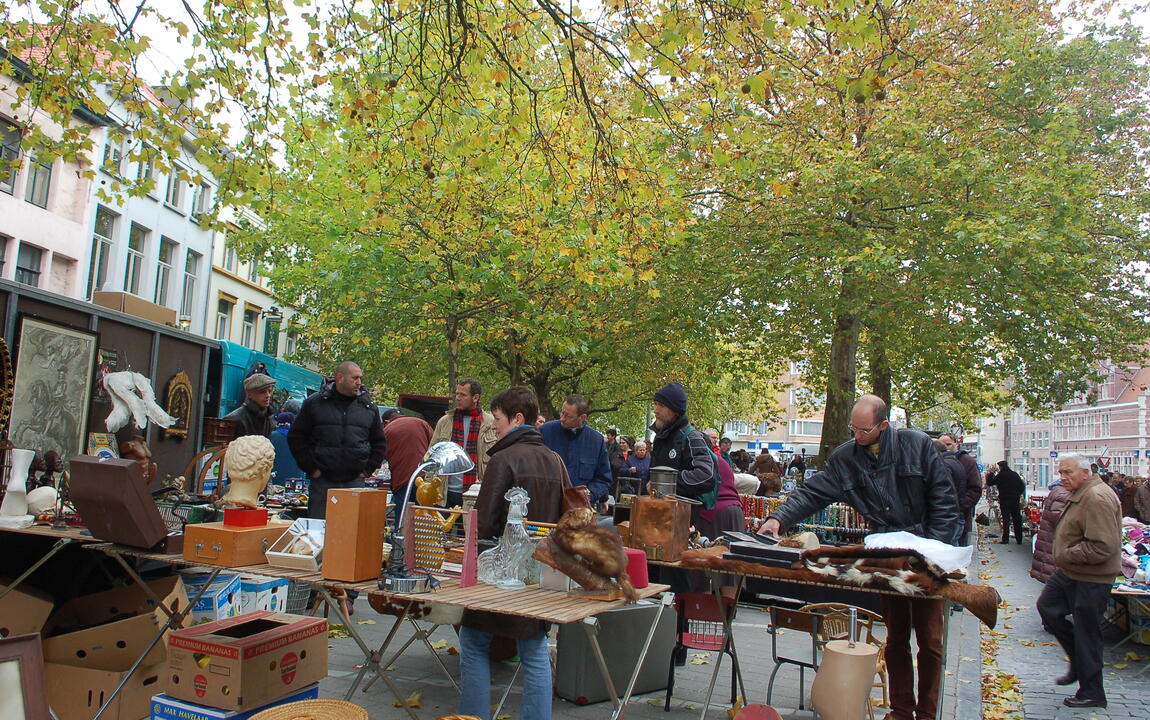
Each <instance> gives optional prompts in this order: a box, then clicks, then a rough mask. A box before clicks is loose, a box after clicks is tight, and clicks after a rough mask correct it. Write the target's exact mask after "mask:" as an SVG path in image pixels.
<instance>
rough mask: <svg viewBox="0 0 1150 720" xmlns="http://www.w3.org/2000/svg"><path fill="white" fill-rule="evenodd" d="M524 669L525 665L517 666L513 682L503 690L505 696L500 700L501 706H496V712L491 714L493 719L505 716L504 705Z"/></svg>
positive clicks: (512, 677) (512, 678) (512, 676)
mask: <svg viewBox="0 0 1150 720" xmlns="http://www.w3.org/2000/svg"><path fill="white" fill-rule="evenodd" d="M522 669H523V663H519V664H518V665H516V666H515V672H514V673H512V674H511V680H510V682H508V683H507V687H506V688H504V689H503V695H502V696H500V698H499V704H498V705H496V706H495V712H493V713H491V717H493V718H497V717H499V716H500V715H502V714H503V705H504V703H506V702H507V696H508V695H510V694H511V688H513V687H515V680H516V679H517V678H518V677H519V671H520V670H522Z"/></svg>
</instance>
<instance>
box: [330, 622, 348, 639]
mask: <svg viewBox="0 0 1150 720" xmlns="http://www.w3.org/2000/svg"><path fill="white" fill-rule="evenodd" d="M327 636H328V637H329V638H345V637H351V634H350V633H348V631H347V626H346V625H328V626H327Z"/></svg>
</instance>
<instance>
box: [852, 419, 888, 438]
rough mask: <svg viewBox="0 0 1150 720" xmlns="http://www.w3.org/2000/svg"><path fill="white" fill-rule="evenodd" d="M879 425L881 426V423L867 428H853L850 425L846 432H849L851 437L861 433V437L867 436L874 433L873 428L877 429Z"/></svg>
mask: <svg viewBox="0 0 1150 720" xmlns="http://www.w3.org/2000/svg"><path fill="white" fill-rule="evenodd" d="M879 425H882V421H879V422H876V423H875V424H874V425H871V426H870V427H868V428H860V427H855V426H854V424H853V423H852V424H850V425H847V431H848V432H850V434H852V435H854V434H857V433H862V434H863V435H869V434H870V433H872V432H874V430H875V428H877V427H878V426H879Z"/></svg>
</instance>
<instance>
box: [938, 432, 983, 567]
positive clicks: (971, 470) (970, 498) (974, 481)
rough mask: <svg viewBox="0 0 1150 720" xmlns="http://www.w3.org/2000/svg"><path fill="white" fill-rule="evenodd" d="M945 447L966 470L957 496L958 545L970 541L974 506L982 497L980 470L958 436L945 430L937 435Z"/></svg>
mask: <svg viewBox="0 0 1150 720" xmlns="http://www.w3.org/2000/svg"><path fill="white" fill-rule="evenodd" d="M938 439H939V440H941V441H942V444H943V445H946V449H947V450H949V451H951V452H953V453H954V457H955V458H956V459H957V460H958V463H959V464H960V465H962V468H963V470H965V471H966V484H965V486H964V487H963V489H962V491H961V493H960V494H959V496H958V517H959V519H960V520H961V522H962V532H961V533H960V534H959V537H961V538H962V541H961V542H960V543H959V544H960V545H967V544H969V543H970V531H971V530H972V529H973V528H974V507H975V506H976V505H978V501H979V500H980V499H982V472H981V471H980V470H979V469H978V461H977V460H975V459H974V456H972V455H971V454H970V453H968V452H967V451H965V450H963V449H962V446H961V445H959V444H958V438H956V437H955V436H954V435H952V434H951V433H948V432H945V433H943V434H942V435H939V436H938Z"/></svg>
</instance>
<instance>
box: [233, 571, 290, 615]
mask: <svg viewBox="0 0 1150 720" xmlns="http://www.w3.org/2000/svg"><path fill="white" fill-rule="evenodd" d="M290 583H291V581H290V580H288V579H287V578H273V577H265V576H263V575H240V615H244V614H246V613H250V612H255V611H256V610H270V611H272V612H287V594H288V585H289V584H290Z"/></svg>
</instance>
